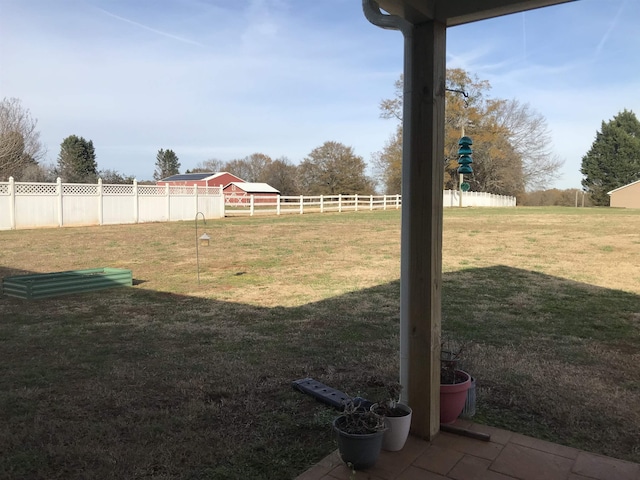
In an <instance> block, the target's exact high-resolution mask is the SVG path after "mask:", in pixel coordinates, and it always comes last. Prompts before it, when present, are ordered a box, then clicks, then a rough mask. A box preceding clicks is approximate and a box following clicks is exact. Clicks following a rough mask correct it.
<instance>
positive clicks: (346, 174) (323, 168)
mask: <svg viewBox="0 0 640 480" xmlns="http://www.w3.org/2000/svg"><path fill="white" fill-rule="evenodd" d="M366 166H367V165H366V163H365V161H364V159H363V158H362V157H361V156H359V155H356V154H355V153H354V151H353V148H351V147H349V146H346V145H343V144H342V143H339V142H333V141H329V142H325V143H323V144H322V145H320V146H319V147H317V148H314V149H313V150H312V151H311V152H310V153H309V154H308V155H307V156H306V157H305V158H304V159H303V160H302V162H300V164H299V165H295V164H293V163H292V162H291V161H290V160H289V159H287V158H286V157H282V158H278V159H276V160H273V159H272V158H271V157H269V156H268V155H265V154H264V153H254V154H252V155H249V156H247V157H244V158H241V159H236V160H230V161H228V162H223V161H221V160H218V159H210V160H206V161H204V162H201V163H199V164H198V165H197V166H196V167H195V168H194V169H192V170H187V173H195V172H229V173H232V174H233V175H236V176H238V177H240V178H242V179H243V180H244V181H246V182H261V183H262V182H263V183H268V184H269V185H271V186H272V187H273V188H275V189H277V190H279V191H280V194H281V195H300V194H305V195H337V194H341V193H342V194H355V193H358V194H364V195H370V194H373V193H374V192H375V182H374V180H373V179H371V178H369V177H368V176H367V175H366Z"/></svg>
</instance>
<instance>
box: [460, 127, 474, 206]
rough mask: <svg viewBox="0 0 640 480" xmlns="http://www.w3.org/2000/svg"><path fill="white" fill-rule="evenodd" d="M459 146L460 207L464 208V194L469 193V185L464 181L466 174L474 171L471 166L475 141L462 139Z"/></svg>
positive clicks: (468, 138)
mask: <svg viewBox="0 0 640 480" xmlns="http://www.w3.org/2000/svg"><path fill="white" fill-rule="evenodd" d="M458 145H460V148H459V149H458V155H459V158H458V164H459V165H460V166H459V167H458V174H459V175H460V206H461V207H462V192H468V191H469V188H470V186H469V184H468V183H467V182H465V181H464V175H465V174H471V173H473V169H472V168H471V164H472V163H473V160H472V159H471V154H472V153H473V150H471V145H473V140H471V138H470V137H462V138H461V139H460V140H459V141H458Z"/></svg>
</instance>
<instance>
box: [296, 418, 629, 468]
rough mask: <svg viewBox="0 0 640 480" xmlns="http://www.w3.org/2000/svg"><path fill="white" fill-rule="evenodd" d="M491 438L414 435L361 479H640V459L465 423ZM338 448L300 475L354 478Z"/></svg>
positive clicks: (389, 453) (380, 459) (384, 457)
mask: <svg viewBox="0 0 640 480" xmlns="http://www.w3.org/2000/svg"><path fill="white" fill-rule="evenodd" d="M457 425H459V426H462V427H464V428H468V429H469V430H472V431H477V432H482V433H488V434H490V435H491V441H489V442H485V441H482V440H476V439H473V438H469V437H465V436H460V435H455V434H451V433H444V432H441V433H440V434H438V436H437V437H436V438H435V439H434V440H433V441H432V442H427V441H424V440H420V439H418V438H415V437H410V438H409V439H408V440H407V444H406V445H405V447H404V448H403V449H402V451H400V452H385V451H383V452H382V453H381V455H380V458H379V459H378V462H377V463H376V465H375V466H374V467H373V468H370V469H367V470H363V471H358V472H357V473H356V475H355V480H450V479H453V480H594V479H595V480H640V464H637V463H632V462H626V461H623V460H617V459H614V458H609V457H603V456H602V455H596V454H593V453H588V452H584V451H581V450H577V449H575V448H571V447H565V446H562V445H556V444H554V443H550V442H546V441H543V440H538V439H535V438H532V437H527V436H525V435H520V434H518V433H512V432H509V431H506V430H500V429H497V428H492V427H487V426H484V425H478V424H473V423H471V422H465V421H463V422H459V423H458V424H457ZM351 478H352V477H351V470H350V469H348V468H347V467H346V466H345V465H344V463H342V461H341V460H340V457H339V455H338V452H337V451H335V452H333V453H332V454H331V455H329V456H328V457H326V458H324V459H323V460H322V461H321V462H320V463H318V464H317V465H315V466H313V467H312V468H311V469H309V470H307V471H306V472H305V473H303V474H302V475H300V476H298V477H297V479H296V480H336V479H339V480H350V479H351Z"/></svg>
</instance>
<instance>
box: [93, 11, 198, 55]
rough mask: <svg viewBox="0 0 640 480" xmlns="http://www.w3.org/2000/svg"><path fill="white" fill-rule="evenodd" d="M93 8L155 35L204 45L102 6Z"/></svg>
mask: <svg viewBox="0 0 640 480" xmlns="http://www.w3.org/2000/svg"><path fill="white" fill-rule="evenodd" d="M95 8H96V10H99V11H100V12H102V13H104V14H105V15H108V16H110V17H111V18H115V19H117V20H120V21H121V22H125V23H128V24H129V25H134V26H136V27H138V28H141V29H143V30H146V31H148V32H152V33H155V34H156V35H160V36H163V37H166V38H171V39H172V40H177V41H178V42H182V43H187V44H190V45H196V46H198V47H203V46H204V45H202V44H201V43H199V42H196V41H195V40H190V39H188V38H184V37H181V36H179V35H174V34H172V33H169V32H164V31H162V30H158V29H157V28H152V27H149V26H148V25H144V24H142V23H139V22H135V21H133V20H130V19H128V18H125V17H121V16H120V15H116V14H115V13H111V12H109V11H107V10H105V9H103V8H100V7H95Z"/></svg>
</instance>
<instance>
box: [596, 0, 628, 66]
mask: <svg viewBox="0 0 640 480" xmlns="http://www.w3.org/2000/svg"><path fill="white" fill-rule="evenodd" d="M627 3H628V0H625V1H624V2H622V3H621V4H620V8H618V11H617V13H616V16H615V17H613V20H612V21H611V23H610V24H609V28H608V29H607V31H606V32H605V33H604V35H603V36H602V38H601V39H600V43H598V46H597V47H596V52H595V56H596V57H598V56H600V53H601V52H602V49H603V48H604V46H605V45H606V43H607V41H608V40H609V37H610V36H611V32H613V30H614V29H615V28H616V26H617V25H618V24H619V23H620V17H621V16H622V12H623V10H624V8H625V6H626V5H627Z"/></svg>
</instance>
